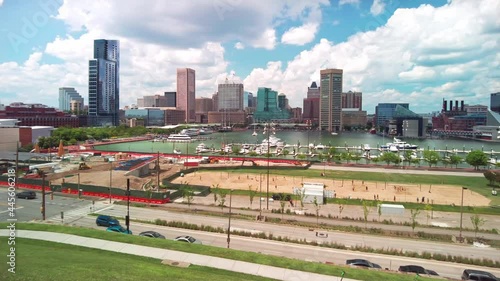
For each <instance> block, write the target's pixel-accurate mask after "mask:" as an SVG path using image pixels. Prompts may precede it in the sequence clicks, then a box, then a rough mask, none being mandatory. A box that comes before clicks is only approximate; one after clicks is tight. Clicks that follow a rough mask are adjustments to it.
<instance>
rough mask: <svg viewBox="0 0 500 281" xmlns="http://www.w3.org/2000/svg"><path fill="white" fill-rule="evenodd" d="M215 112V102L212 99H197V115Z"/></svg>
mask: <svg viewBox="0 0 500 281" xmlns="http://www.w3.org/2000/svg"><path fill="white" fill-rule="evenodd" d="M209 111H213V101H212V99H211V98H196V113H208V112H209Z"/></svg>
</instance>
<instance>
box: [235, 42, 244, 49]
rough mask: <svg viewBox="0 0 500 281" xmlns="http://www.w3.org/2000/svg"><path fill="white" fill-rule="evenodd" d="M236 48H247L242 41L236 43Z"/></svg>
mask: <svg viewBox="0 0 500 281" xmlns="http://www.w3.org/2000/svg"><path fill="white" fill-rule="evenodd" d="M234 48H236V49H238V50H243V49H245V45H243V43H241V42H236V44H234Z"/></svg>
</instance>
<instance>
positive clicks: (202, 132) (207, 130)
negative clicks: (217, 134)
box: [198, 128, 214, 135]
mask: <svg viewBox="0 0 500 281" xmlns="http://www.w3.org/2000/svg"><path fill="white" fill-rule="evenodd" d="M213 132H214V130H212V129H210V128H201V129H199V130H198V134H199V135H210V134H212V133H213Z"/></svg>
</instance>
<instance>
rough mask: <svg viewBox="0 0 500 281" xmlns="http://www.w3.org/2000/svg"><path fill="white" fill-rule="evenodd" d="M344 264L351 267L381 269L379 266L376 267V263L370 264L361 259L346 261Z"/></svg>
mask: <svg viewBox="0 0 500 281" xmlns="http://www.w3.org/2000/svg"><path fill="white" fill-rule="evenodd" d="M346 264H347V265H352V266H361V267H369V268H382V267H381V266H380V265H378V264H376V263H372V262H370V261H367V260H363V259H352V260H347V261H346Z"/></svg>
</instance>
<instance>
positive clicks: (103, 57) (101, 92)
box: [89, 39, 120, 127]
mask: <svg viewBox="0 0 500 281" xmlns="http://www.w3.org/2000/svg"><path fill="white" fill-rule="evenodd" d="M119 109H120V41H118V40H105V39H99V40H94V59H91V60H89V125H90V126H99V127H102V126H118V125H119V124H120V119H119Z"/></svg>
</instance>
